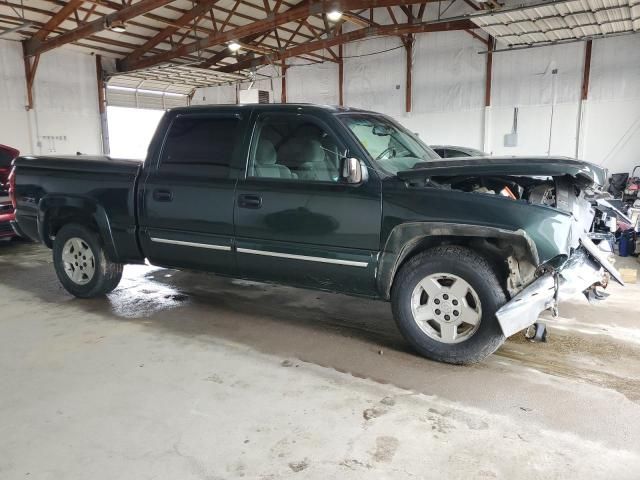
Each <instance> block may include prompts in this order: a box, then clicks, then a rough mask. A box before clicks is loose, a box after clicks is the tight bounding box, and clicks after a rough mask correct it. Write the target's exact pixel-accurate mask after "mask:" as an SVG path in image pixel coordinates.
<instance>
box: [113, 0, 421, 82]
mask: <svg viewBox="0 0 640 480" xmlns="http://www.w3.org/2000/svg"><path fill="white" fill-rule="evenodd" d="M423 2H424V0H374V2H373V3H374V4H375V6H376V7H386V6H391V5H411V4H418V3H423ZM371 4H372V2H371V1H365V0H341V1H335V0H318V1H314V2H311V3H307V2H305V3H304V4H302V5H300V6H297V7H293V8H291V9H289V10H287V11H285V12H283V13H279V14H276V15H270V16H269V18H266V19H264V20H261V21H257V22H254V23H251V24H249V25H244V26H242V27H238V28H235V29H233V30H229V31H227V32H219V33H217V34H214V35H209V36H208V37H206V38H204V39H201V40H198V41H195V42H192V43H190V44H187V45H182V46H179V47H177V48H174V49H172V50H169V51H167V52H165V53H162V54H159V55H154V56H152V57H148V58H143V59H140V60H139V61H137V62H122V64H121V66H120V67H121V69H122V70H124V71H128V70H133V69H136V68H146V67H150V66H153V65H157V64H159V63H163V62H167V61H169V60H173V59H174V58H178V57H182V56H184V55H187V54H190V53H194V52H197V51H198V50H202V49H203V48H208V47H211V46H214V45H220V44H223V43H225V42H228V41H231V40H235V39H237V38H241V37H244V36H247V35H252V34H254V33H260V32H264V31H268V30H273V29H274V28H276V27H278V26H280V25H284V24H285V23H289V22H294V21H297V20H301V19H304V18H307V17H309V16H310V15H316V14H319V13H324V12H327V11H329V10H331V9H334V8H338V7H339V8H341V10H342V11H347V10H355V9H360V8H368V7H370V6H372V5H371Z"/></svg>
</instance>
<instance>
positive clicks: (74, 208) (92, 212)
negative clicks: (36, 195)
mask: <svg viewBox="0 0 640 480" xmlns="http://www.w3.org/2000/svg"><path fill="white" fill-rule="evenodd" d="M69 223H78V224H80V225H83V226H85V227H88V228H91V229H92V230H94V231H95V232H96V233H97V234H98V235H99V236H100V238H101V240H102V242H103V246H104V251H105V255H106V256H107V257H108V258H109V259H110V260H112V261H117V259H118V252H117V250H116V247H115V241H114V239H113V233H112V230H111V223H110V221H109V217H108V216H107V212H106V211H105V210H104V208H103V207H102V206H100V205H99V204H98V203H97V202H96V201H95V200H92V199H89V198H86V197H80V196H69V195H48V196H46V197H43V198H42V199H41V200H40V202H39V204H38V234H39V235H40V239H41V241H42V243H44V244H45V245H46V246H48V247H49V248H51V247H52V246H53V238H54V237H55V235H56V234H57V232H58V231H59V230H60V229H61V228H62V227H63V226H64V225H67V224H69Z"/></svg>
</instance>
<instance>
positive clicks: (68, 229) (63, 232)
mask: <svg viewBox="0 0 640 480" xmlns="http://www.w3.org/2000/svg"><path fill="white" fill-rule="evenodd" d="M71 238H79V239H81V240H82V241H83V242H85V243H86V244H87V245H88V246H89V248H90V249H91V253H92V254H93V257H94V259H95V269H94V274H93V277H92V278H91V280H90V281H89V282H88V283H86V284H84V285H81V284H78V283H76V282H74V281H73V280H72V279H71V278H70V277H69V275H67V272H66V271H65V268H64V262H63V261H62V251H63V249H64V246H65V244H66V242H67V240H69V239H71ZM53 265H54V267H55V269H56V274H57V276H58V280H59V281H60V283H61V284H62V286H63V287H64V288H65V290H67V292H69V293H70V294H71V295H74V296H76V297H79V298H92V297H98V296H101V295H106V294H107V293H109V292H111V291H113V290H114V289H115V288H116V287H117V286H118V283H120V279H121V278H122V270H123V266H122V264H121V263H114V262H112V261H110V260H109V259H108V258H107V257H106V256H105V254H104V249H103V248H102V241H101V240H100V237H99V236H98V234H97V233H95V232H94V231H93V230H91V229H89V228H87V227H84V226H82V225H78V224H75V223H70V224H68V225H65V226H64V227H62V228H61V229H60V230H59V231H58V233H57V235H56V238H55V240H54V242H53Z"/></svg>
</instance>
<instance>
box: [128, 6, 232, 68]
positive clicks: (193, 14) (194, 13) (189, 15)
mask: <svg viewBox="0 0 640 480" xmlns="http://www.w3.org/2000/svg"><path fill="white" fill-rule="evenodd" d="M219 1H220V0H203V1H200V2H199V3H198V4H197V5H196V6H195V7H194V8H192V9H191V10H189V11H188V12H186V13H185V14H184V15H182V16H181V17H180V18H178V19H177V20H175V21H174V22H173V25H168V26H166V27H165V28H164V29H163V30H162V31H160V32H158V33H157V34H156V35H154V36H153V37H152V38H150V39H149V40H147V41H146V42H145V43H144V44H143V45H140V46H139V47H138V48H136V49H135V50H134V51H133V52H131V53H130V54H129V55H127V56H126V57H125V61H128V62H132V61H135V60H136V59H138V58H140V57H141V56H142V55H144V54H145V52H148V51H149V49H151V48H153V47H155V46H156V45H158V44H159V43H160V42H163V41H164V40H166V39H167V38H169V37H170V36H171V35H173V34H174V33H177V32H178V31H179V30H180V29H181V28H183V27H184V26H186V25H187V24H188V23H189V22H191V21H192V20H194V19H195V18H197V17H200V16H201V15H203V14H206V13H207V12H208V11H209V10H211V8H212V7H213V6H214V5H215V4H216V3H218V2H219Z"/></svg>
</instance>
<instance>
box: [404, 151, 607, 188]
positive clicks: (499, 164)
mask: <svg viewBox="0 0 640 480" xmlns="http://www.w3.org/2000/svg"><path fill="white" fill-rule="evenodd" d="M397 175H398V177H399V178H401V179H403V180H412V179H417V178H424V177H436V176H437V177H454V176H459V175H510V176H536V177H537V176H541V177H557V176H564V175H569V176H571V177H573V178H575V179H576V181H577V182H579V183H581V184H583V185H584V186H591V185H593V184H596V185H598V186H603V185H604V184H605V182H606V179H607V170H606V169H604V168H602V167H600V166H598V165H594V164H592V163H588V162H583V161H581V160H574V159H572V158H568V157H466V158H459V159H451V160H429V161H426V162H420V163H417V164H416V165H415V166H414V167H413V168H412V169H411V170H405V171H402V172H398V174H397Z"/></svg>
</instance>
